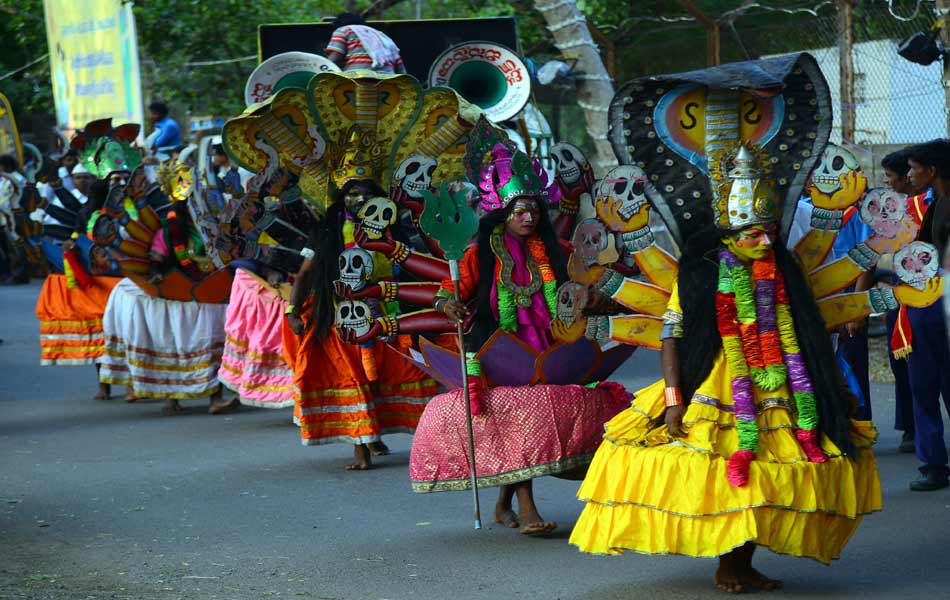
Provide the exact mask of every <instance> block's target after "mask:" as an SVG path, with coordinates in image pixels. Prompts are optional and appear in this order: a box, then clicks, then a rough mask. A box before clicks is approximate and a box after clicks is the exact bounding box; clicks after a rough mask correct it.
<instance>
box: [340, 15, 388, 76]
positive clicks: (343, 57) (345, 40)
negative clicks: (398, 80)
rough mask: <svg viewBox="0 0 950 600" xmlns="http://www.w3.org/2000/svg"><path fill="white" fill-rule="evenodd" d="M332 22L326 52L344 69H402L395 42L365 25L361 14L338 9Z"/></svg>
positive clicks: (377, 70) (381, 70)
mask: <svg viewBox="0 0 950 600" xmlns="http://www.w3.org/2000/svg"><path fill="white" fill-rule="evenodd" d="M333 26H334V28H335V29H334V31H333V36H332V37H331V38H330V43H329V44H327V48H326V55H327V58H329V59H330V60H332V61H333V62H334V63H336V64H337V65H338V66H339V67H340V68H341V69H343V70H344V71H355V70H359V69H363V70H370V71H376V72H377V73H405V72H406V67H405V66H404V65H403V62H402V57H401V56H400V54H399V47H398V46H396V43H395V42H393V40H392V39H391V38H390V37H389V36H388V35H386V34H385V33H383V32H381V31H377V30H376V29H373V28H372V27H368V26H367V25H365V21H364V20H363V17H361V16H359V15H356V14H353V13H342V14H340V15H338V16H337V18H336V19H335V20H334V21H333Z"/></svg>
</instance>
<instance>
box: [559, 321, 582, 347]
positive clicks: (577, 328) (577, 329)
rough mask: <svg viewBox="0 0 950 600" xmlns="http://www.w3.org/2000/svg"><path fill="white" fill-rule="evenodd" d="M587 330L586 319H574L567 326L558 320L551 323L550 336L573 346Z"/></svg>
mask: <svg viewBox="0 0 950 600" xmlns="http://www.w3.org/2000/svg"><path fill="white" fill-rule="evenodd" d="M586 330H587V319H576V320H575V321H574V322H573V323H572V324H570V325H567V324H566V323H564V321H562V320H560V319H554V320H553V321H551V335H553V336H554V339H556V340H558V341H559V342H562V343H565V344H573V343H574V342H576V341H577V340H579V339H581V338H582V337H584V332H585V331H586Z"/></svg>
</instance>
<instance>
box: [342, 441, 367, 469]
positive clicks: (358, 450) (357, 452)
mask: <svg viewBox="0 0 950 600" xmlns="http://www.w3.org/2000/svg"><path fill="white" fill-rule="evenodd" d="M353 458H354V459H355V461H354V462H353V463H351V464H348V465H346V470H347V471H366V470H368V469H371V468H372V467H373V461H372V459H371V458H370V451H369V448H368V447H367V446H366V444H356V445H355V446H353Z"/></svg>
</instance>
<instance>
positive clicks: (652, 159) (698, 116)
mask: <svg viewBox="0 0 950 600" xmlns="http://www.w3.org/2000/svg"><path fill="white" fill-rule="evenodd" d="M609 120H610V134H609V136H610V141H611V144H612V145H613V148H614V152H615V153H616V155H617V158H618V159H619V160H620V162H621V163H624V164H632V165H636V166H639V167H640V168H642V169H643V170H644V171H646V173H647V175H648V177H649V179H650V183H652V185H653V187H654V188H655V189H656V191H657V198H656V199H655V202H654V204H655V206H656V209H657V210H658V212H659V213H660V216H661V217H662V218H663V220H664V221H665V222H666V224H667V226H668V227H669V230H670V232H671V234H672V235H673V237H674V239H675V240H676V241H677V243H679V244H682V243H683V242H684V241H685V240H686V239H687V238H688V237H689V236H690V235H691V233H692V232H694V231H696V230H697V229H700V228H702V227H705V226H708V225H709V224H711V223H713V222H715V223H716V224H718V225H719V226H721V227H724V228H728V226H729V221H730V219H729V216H730V211H731V210H732V209H731V208H729V207H728V198H724V197H722V192H723V189H728V188H724V184H725V183H727V181H728V177H729V173H731V172H732V170H733V168H734V166H735V165H734V161H735V158H736V156H737V155H738V151H739V148H740V147H742V146H744V147H746V148H747V150H748V151H749V153H750V155H751V160H752V163H753V166H754V167H755V168H756V170H757V171H758V172H759V173H760V174H761V175H762V176H763V178H764V179H769V180H771V181H773V182H774V184H775V193H776V194H777V202H778V203H779V206H778V209H779V212H780V214H781V225H782V231H788V229H789V227H790V226H791V222H792V218H793V217H794V213H795V206H796V204H797V202H798V199H799V196H800V194H801V191H802V188H803V187H804V185H805V182H806V180H807V178H808V174H809V173H810V172H811V170H812V168H813V167H814V166H815V164H817V162H818V160H819V159H820V157H821V154H822V150H823V149H824V147H825V145H826V144H827V142H828V136H829V134H830V132H831V100H830V96H829V93H828V85H827V83H826V82H825V80H824V78H823V77H822V75H821V71H820V70H819V69H818V65H817V63H816V62H815V59H814V58H812V57H811V56H810V55H808V54H794V55H789V56H783V57H779V58H771V59H763V60H757V61H748V62H740V63H734V64H729V65H723V66H721V67H714V68H711V69H704V70H701V71H692V72H689V73H681V74H675V75H660V76H653V77H645V78H641V79H637V80H634V81H632V82H630V83H628V84H626V85H624V86H623V87H621V88H620V90H619V91H618V92H617V95H616V96H614V99H613V101H612V102H611V104H610V112H609Z"/></svg>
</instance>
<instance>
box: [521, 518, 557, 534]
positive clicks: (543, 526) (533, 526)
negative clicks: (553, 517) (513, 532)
mask: <svg viewBox="0 0 950 600" xmlns="http://www.w3.org/2000/svg"><path fill="white" fill-rule="evenodd" d="M555 529H557V523H555V522H554V521H529V522H527V523H525V524H524V525H522V526H521V529H520V530H519V531H520V533H521V534H522V535H547V534H549V533H551V532H552V531H554V530H555Z"/></svg>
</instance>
